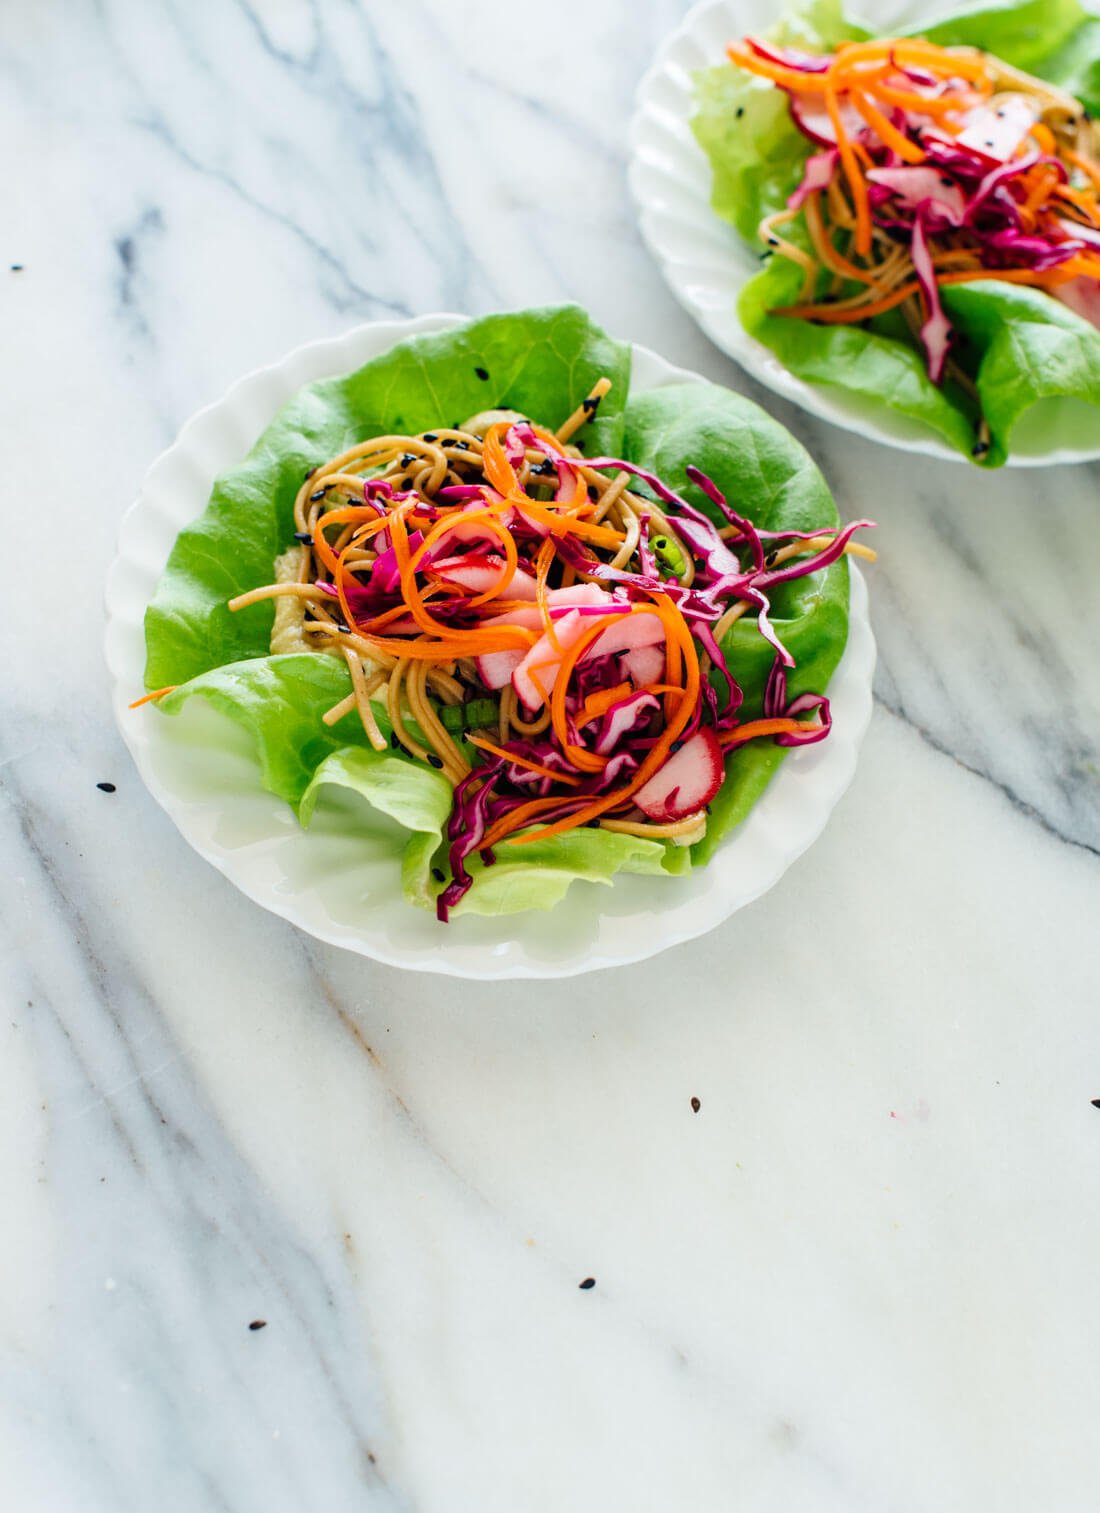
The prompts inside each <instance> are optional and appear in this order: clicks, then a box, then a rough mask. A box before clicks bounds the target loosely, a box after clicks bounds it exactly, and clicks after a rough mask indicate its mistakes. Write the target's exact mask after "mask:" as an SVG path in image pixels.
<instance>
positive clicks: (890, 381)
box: [737, 257, 1004, 462]
mask: <svg viewBox="0 0 1100 1513" xmlns="http://www.w3.org/2000/svg"><path fill="white" fill-rule="evenodd" d="M801 287H802V270H801V269H800V268H799V267H798V266H797V264H795V263H792V262H791V261H790V260H789V259H788V258H782V257H773V258H772V259H770V261H769V262H768V263H767V265H766V266H765V267H764V268H762V269H761V271H760V272H759V273H757V274H756V275H755V276H754V277H753V278H751V279H749V281H748V283H747V284H746V285H745V287H744V288H743V289H742V290H741V293H740V296H739V297H738V301H737V313H738V315H739V316H740V319H741V324H742V325H743V326H744V328H745V330H746V331H747V332H748V333H749V335H750V336H755V337H756V339H757V341H760V342H763V344H764V345H765V346H766V347H769V348H770V349H771V351H773V352H774V353H775V355H776V356H777V357H778V358H779V360H780V362H782V363H783V365H784V366H785V367H787V368H789V369H790V370H791V372H792V373H796V374H797V375H798V377H799V378H804V379H806V381H807V382H808V383H818V384H825V385H828V386H830V387H834V388H838V389H843V390H845V391H846V392H847V393H849V394H858V395H860V396H861V398H863V399H866V400H867V401H868V402H869V403H872V404H875V403H877V404H884V405H886V406H887V407H888V408H889V409H891V410H896V411H897V412H898V413H899V414H901V415H905V416H907V417H909V418H910V419H912V420H918V421H923V422H924V424H925V425H928V426H931V427H932V429H933V430H935V431H937V432H938V433H939V434H940V435H941V436H942V437H943V438H944V439H945V440H946V441H948V442H949V443H950V444H951V445H952V446H953V447H955V448H957V450H958V451H960V452H969V451H970V449H971V447H972V446H973V445H974V435H975V414H974V406H973V403H972V401H971V400H970V398H969V397H968V396H967V395H966V393H965V392H964V391H963V390H962V389H960V388H959V387H957V386H956V385H955V384H952V383H946V384H944V385H943V387H942V388H941V387H938V386H937V385H936V384H934V383H933V382H932V380H931V379H930V378H929V377H928V370H927V368H926V367H925V364H924V357H923V355H922V354H921V353H920V352H919V351H918V350H917V348H916V347H915V346H914V345H913V343H912V342H911V341H908V340H903V339H899V338H897V337H894V336H887V335H885V334H883V333H881V332H879V331H875V330H866V329H864V328H863V327H861V326H822V325H814V324H813V323H812V322H810V321H804V320H792V319H791V318H790V317H789V316H785V315H772V314H771V313H770V312H771V311H772V310H774V309H776V308H777V307H779V306H783V305H790V304H794V303H796V302H797V301H798V298H799V294H800V290H801ZM1003 458H1004V453H1003V449H1002V448H1000V447H999V446H998V448H997V451H996V452H995V453H991V460H992V461H993V462H1000V461H1003Z"/></svg>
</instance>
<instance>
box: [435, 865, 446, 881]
mask: <svg viewBox="0 0 1100 1513" xmlns="http://www.w3.org/2000/svg"><path fill="white" fill-rule="evenodd" d="M432 876H433V877H434V878H435V880H436V882H437V883H444V882H446V881H447V876H446V873H445V872H444V871H443V869H442V867H433V868H432Z"/></svg>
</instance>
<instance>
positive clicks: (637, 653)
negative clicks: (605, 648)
mask: <svg viewBox="0 0 1100 1513" xmlns="http://www.w3.org/2000/svg"><path fill="white" fill-rule="evenodd" d="M622 669H623V672H625V673H626V675H627V677H628V678H629V679H630V681H631V682H632V683H633V684H634V687H635V688H645V687H646V686H647V684H649V683H659V682H660V681H661V679H662V678H663V677H664V675H665V652H664V647H663V646H636V647H635V648H634V649H633V651H624V652H623V656H622Z"/></svg>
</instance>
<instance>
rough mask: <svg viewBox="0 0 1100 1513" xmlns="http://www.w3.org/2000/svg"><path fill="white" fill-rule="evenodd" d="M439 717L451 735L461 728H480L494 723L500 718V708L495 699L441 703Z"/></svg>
mask: <svg viewBox="0 0 1100 1513" xmlns="http://www.w3.org/2000/svg"><path fill="white" fill-rule="evenodd" d="M439 718H440V719H441V720H442V721H443V728H444V729H445V730H449V731H450V732H451V734H452V735H457V734H458V733H459V732H460V731H462V730H481V729H482V728H483V727H484V726H486V725H495V724H496V723H497V720H498V719H499V718H500V709H499V708H498V706H497V702H496V700H495V699H471V700H470V702H469V703H468V704H443V705H441V706H440V710H439Z"/></svg>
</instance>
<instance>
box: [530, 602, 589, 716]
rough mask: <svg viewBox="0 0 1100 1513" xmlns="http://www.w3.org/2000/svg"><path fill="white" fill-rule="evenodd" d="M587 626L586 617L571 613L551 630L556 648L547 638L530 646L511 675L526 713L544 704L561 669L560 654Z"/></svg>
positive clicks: (577, 638) (543, 637)
mask: <svg viewBox="0 0 1100 1513" xmlns="http://www.w3.org/2000/svg"><path fill="white" fill-rule="evenodd" d="M588 624H589V622H588V619H587V617H586V616H585V615H582V614H581V612H580V610H577V609H571V610H570V611H569V613H568V614H567V615H563V616H562V618H561V619H560V620H559V621H558V622H557V624H556V625H555V626H554V634H555V636H556V637H557V642H558V645H557V646H555V645H554V643H553V642H552V641H551V639H550V637H549V635H543V636H540V637H539V639H538V640H537V641H536V642H535V644H534V646H532V648H531V650H530V651H529V652H528V653H527V655H526V656H525V657H524V659H523V661H522V662H521V663H520V664H519V666H518V667H517V668H516V670H515V672H514V673H513V674H512V687H513V688H514V689H515V691H516V695H517V697H518V698H519V701H520V703H521V704H522V705H523V707H524V708H525V709H538V708H539V707H540V706H541V705H543V704H545V702H546V700H547V699H548V698H549V697H550V694H551V692H552V691H553V688H554V684H555V683H556V681H557V677H558V672H559V671H560V669H561V658H562V652H565V651H567V650H568V649H569V647H570V646H572V645H573V642H574V641H579V640H580V638H581V636H583V635H584V633H585V631H586V630H587V629H588ZM559 647H560V650H559V649H558V648H559Z"/></svg>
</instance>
